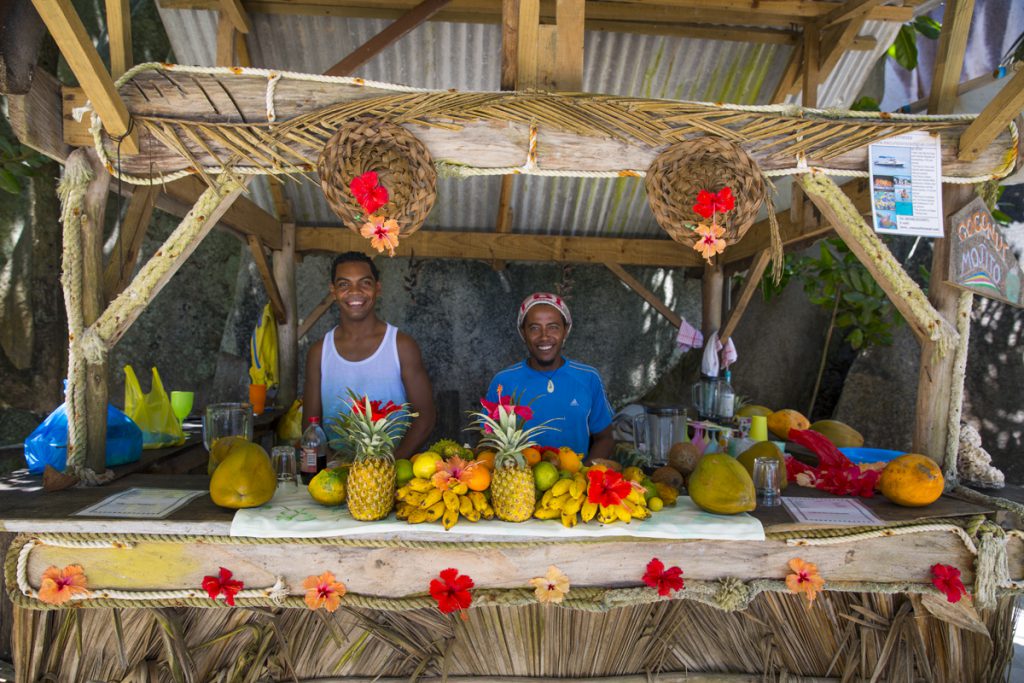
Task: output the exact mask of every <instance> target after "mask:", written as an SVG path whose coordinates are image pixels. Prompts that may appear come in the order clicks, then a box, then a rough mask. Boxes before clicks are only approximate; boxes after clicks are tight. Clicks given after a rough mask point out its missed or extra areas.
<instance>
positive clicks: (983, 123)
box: [957, 70, 1024, 161]
mask: <svg viewBox="0 0 1024 683" xmlns="http://www.w3.org/2000/svg"><path fill="white" fill-rule="evenodd" d="M1022 110H1024V70H1022V71H1018V72H1017V73H1015V74H1014V75H1013V78H1011V79H1010V80H1009V82H1007V83H1006V84H1005V85H1004V86H1003V89H1002V90H1000V91H999V93H998V94H997V95H996V96H995V97H993V98H992V101H991V102H989V103H988V104H987V105H985V108H984V109H982V110H981V113H980V114H978V118H976V119H974V122H973V123H972V124H971V125H970V126H968V127H967V130H965V131H964V132H963V134H962V135H961V136H960V153H959V154H958V155H957V156H958V158H959V159H962V160H964V161H973V160H974V159H977V158H978V155H979V154H981V151H982V150H983V149H985V148H986V147H987V146H989V145H990V144H992V141H993V140H995V139H996V136H997V135H998V134H999V133H1000V132H1001V131H1002V130H1003V129H1005V128H1006V127H1007V126H1009V125H1010V121H1012V120H1013V119H1014V118H1016V117H1017V116H1020V113H1021V111H1022Z"/></svg>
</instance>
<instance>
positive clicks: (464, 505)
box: [459, 496, 473, 517]
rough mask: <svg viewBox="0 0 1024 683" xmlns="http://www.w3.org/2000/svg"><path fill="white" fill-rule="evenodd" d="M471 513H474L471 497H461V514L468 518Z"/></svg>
mask: <svg viewBox="0 0 1024 683" xmlns="http://www.w3.org/2000/svg"><path fill="white" fill-rule="evenodd" d="M470 512H473V501H472V500H470V498H469V496H459V513H460V514H461V515H462V516H463V517H468V516H469V513H470Z"/></svg>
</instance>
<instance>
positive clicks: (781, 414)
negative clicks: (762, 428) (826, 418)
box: [767, 408, 811, 439]
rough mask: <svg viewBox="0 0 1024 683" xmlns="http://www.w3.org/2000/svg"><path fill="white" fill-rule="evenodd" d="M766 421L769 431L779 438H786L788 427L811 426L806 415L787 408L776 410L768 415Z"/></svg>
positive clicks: (804, 427) (802, 427) (803, 427)
mask: <svg viewBox="0 0 1024 683" xmlns="http://www.w3.org/2000/svg"><path fill="white" fill-rule="evenodd" d="M767 422H768V429H769V430H771V433H772V434H774V435H775V436H777V437H779V438H780V439H788V438H789V430H790V429H807V428H809V427H810V426H811V423H810V421H809V420H808V419H807V418H806V417H804V416H803V415H801V414H800V413H799V412H797V411H795V410H790V409H789V408H785V409H783V410H776V411H775V412H774V413H772V414H771V415H769V416H768V420H767Z"/></svg>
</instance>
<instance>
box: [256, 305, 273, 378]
mask: <svg viewBox="0 0 1024 683" xmlns="http://www.w3.org/2000/svg"><path fill="white" fill-rule="evenodd" d="M249 355H250V357H251V359H252V364H251V365H250V366H249V380H250V381H251V383H252V384H266V385H267V389H270V388H271V387H276V386H277V321H276V320H274V313H273V311H271V309H270V304H267V305H266V306H264V307H263V313H262V314H261V315H260V321H259V323H258V324H257V325H256V329H254V330H253V331H252V337H250V339H249Z"/></svg>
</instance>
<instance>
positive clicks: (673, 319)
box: [604, 262, 683, 328]
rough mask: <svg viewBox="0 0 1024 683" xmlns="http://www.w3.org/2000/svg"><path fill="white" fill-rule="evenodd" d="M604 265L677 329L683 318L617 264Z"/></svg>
mask: <svg viewBox="0 0 1024 683" xmlns="http://www.w3.org/2000/svg"><path fill="white" fill-rule="evenodd" d="M604 265H605V267H606V268H608V270H610V271H612V272H613V273H615V277H617V278H619V279H620V280H622V282H623V283H624V284H625V285H626V286H627V287H629V288H630V289H632V290H633V291H634V292H636V293H637V294H639V295H640V296H641V298H643V300H644V301H646V302H647V303H649V304H650V305H651V306H653V307H654V310H656V311H657V312H658V313H661V315H662V317H663V318H665V320H667V321H669V322H670V323H671V324H672V326H673V327H677V328H678V327H679V326H680V325H682V324H683V318H682V317H681V316H680V315H679V314H678V313H676V312H675V311H673V310H672V309H671V308H669V307H668V306H667V305H666V304H665V302H664V301H662V300H661V299H659V298H658V295H657V294H655V293H654V292H652V291H651V290H649V289H647V288H646V287H644V285H643V283H642V282H640V281H639V280H637V279H636V278H635V277H633V276H632V275H630V274H629V273H627V272H626V269H625V268H623V267H622V266H620V265H619V264H618V263H611V262H607V263H605V264H604Z"/></svg>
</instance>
